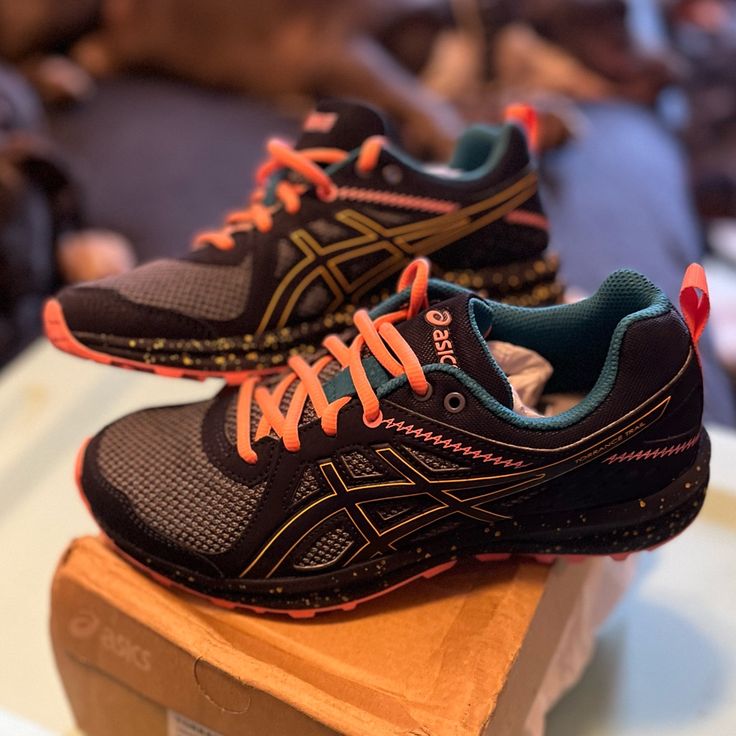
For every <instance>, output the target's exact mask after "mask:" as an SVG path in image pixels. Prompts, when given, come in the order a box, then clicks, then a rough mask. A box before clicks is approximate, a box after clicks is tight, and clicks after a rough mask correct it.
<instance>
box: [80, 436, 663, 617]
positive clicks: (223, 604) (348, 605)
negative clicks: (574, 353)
mask: <svg viewBox="0 0 736 736" xmlns="http://www.w3.org/2000/svg"><path fill="white" fill-rule="evenodd" d="M88 445H89V440H85V442H84V443H83V444H82V446H81V447H80V449H79V452H78V454H77V460H76V463H75V477H76V482H77V488H78V490H79V495H80V496H81V497H82V502H83V503H84V505H85V506H86V507H87V510H88V511H89V512H90V514H91V509H90V505H89V502H88V501H87V498H86V496H85V495H84V490H83V488H82V466H83V463H84V453H85V452H86V450H87V446H88ZM100 534H101V536H102V538H103V540H104V541H105V543H106V544H107V545H108V546H110V547H111V548H112V549H114V550H115V552H116V553H117V554H119V555H120V556H121V557H122V558H123V559H125V560H126V561H128V562H129V563H130V564H131V565H132V566H133V567H135V568H136V569H138V570H140V571H141V572H143V573H144V574H145V575H147V576H148V577H150V578H151V579H152V580H154V581H155V582H157V583H160V584H161V585H163V586H164V587H166V588H169V589H173V590H180V591H182V592H183V593H187V594H188V595H192V596H194V597H196V598H200V599H202V600H206V601H208V602H209V603H211V604H212V605H214V606H218V607H219V608H225V609H228V610H230V611H233V610H243V611H251V612H252V613H258V614H265V613H268V614H282V615H283V614H286V615H287V616H289V617H291V618H293V619H299V620H301V619H309V618H314V616H316V615H317V614H318V613H328V612H331V611H348V612H349V611H354V610H355V609H356V608H357V607H358V606H359V605H361V604H363V603H367V602H368V601H372V600H375V599H376V598H381V597H382V596H384V595H387V594H388V593H392V592H393V591H395V590H398V589H399V588H403V587H404V586H406V585H409V584H410V583H413V582H415V581H416V580H420V579H422V578H425V579H430V578H433V577H435V576H436V575H440V574H441V573H443V572H446V571H447V570H449V569H450V568H452V567H454V566H455V565H456V564H457V560H450V561H449V562H443V563H442V564H440V565H435V566H434V567H431V568H430V569H428V570H425V571H424V572H421V573H419V574H417V575H412V576H411V577H408V578H406V580H402V581H400V582H398V583H395V584H394V585H391V586H388V587H387V588H384V589H383V590H379V591H378V592H377V593H372V594H371V595H367V596H364V597H363V598H356V599H354V600H352V601H346V602H345V603H339V604H336V605H334V606H324V607H322V608H302V609H288V608H268V607H265V606H256V605H248V604H246V603H236V602H234V601H229V600H227V599H226V598H216V597H213V596H209V595H207V594H206V593H200V592H199V591H197V590H193V589H191V588H188V587H187V586H186V585H183V584H182V583H178V582H176V581H175V580H171V579H170V578H167V577H166V576H164V575H162V574H161V573H159V572H156V571H155V570H152V569H151V568H150V567H148V566H146V565H144V564H143V563H142V562H141V561H140V560H136V559H135V558H134V557H131V556H130V555H129V554H128V553H127V552H125V551H124V550H122V549H120V547H118V546H117V545H116V544H115V542H114V541H113V540H112V539H110V537H108V536H107V535H106V534H105V533H104V532H100ZM666 541H669V540H666ZM664 543H665V542H660V543H658V544H656V545H654V546H653V547H650V548H647V549H645V550H637V552H639V551H641V552H652V551H654V550H655V549H657V548H658V547H661V546H662V545H663V544H664ZM632 554H635V552H616V553H614V554H611V555H605V554H602V555H581V554H572V555H566V554H562V555H555V554H519V555H516V554H511V553H510V552H490V553H483V554H477V555H474V558H475V559H476V560H477V561H478V562H503V561H506V560H509V559H511V558H512V557H520V558H527V559H533V560H535V561H536V562H539V563H541V564H543V565H551V564H552V563H554V562H556V561H557V560H565V561H566V562H571V563H580V562H584V561H585V560H587V559H589V558H602V557H611V558H612V559H614V560H616V561H618V562H620V561H623V560H625V559H626V558H627V557H629V555H632Z"/></svg>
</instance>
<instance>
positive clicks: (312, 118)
mask: <svg viewBox="0 0 736 736" xmlns="http://www.w3.org/2000/svg"><path fill="white" fill-rule="evenodd" d="M267 148H268V153H269V156H270V157H269V159H268V161H267V162H266V163H265V164H264V165H263V166H262V167H261V168H260V169H259V171H258V174H257V185H258V186H257V189H256V191H255V194H254V195H253V199H252V202H251V203H250V206H249V207H247V208H246V209H244V210H243V211H240V212H235V213H233V214H232V215H231V216H230V217H229V218H228V221H227V224H226V226H225V227H223V229H222V230H220V231H218V232H213V233H205V234H203V235H202V236H201V237H200V238H199V244H200V247H199V248H197V249H195V250H193V251H192V252H191V253H190V254H189V255H186V256H184V257H183V258H179V259H167V260H160V261H155V262H152V263H150V264H147V265H144V266H142V267H140V268H138V269H136V270H134V271H132V272H130V273H128V274H126V275H123V276H116V277H113V278H109V279H105V280H103V281H99V282H94V283H89V284H83V285H79V286H75V287H70V288H67V289H64V290H63V291H61V292H60V293H59V294H58V295H57V297H56V298H55V299H52V300H50V301H49V302H48V303H47V305H46V307H45V313H44V319H45V327H46V332H47V335H48V337H49V338H50V339H51V341H52V342H53V343H54V344H55V345H56V346H57V347H59V348H60V349H62V350H64V351H66V352H69V353H72V354H74V355H77V356H79V357H83V358H88V359H92V360H95V361H98V362H101V363H105V364H109V365H116V366H123V367H128V368H135V369H140V370H146V371H151V372H154V373H158V374H161V375H165V376H172V377H180V376H184V377H193V378H206V377H211V376H220V377H224V378H225V379H226V382H227V385H226V386H225V387H224V388H222V389H221V390H220V391H219V392H218V393H217V394H216V395H215V396H214V398H212V399H211V400H209V401H204V402H198V403H194V404H189V405H183V406H171V407H163V408H155V409H147V410H144V411H139V412H136V413H133V414H131V415H129V416H126V417H124V418H122V419H120V420H118V421H116V422H113V423H112V424H110V425H109V426H107V427H106V428H105V429H103V430H102V431H101V432H100V433H99V434H97V435H96V436H95V437H94V438H92V439H91V440H90V441H88V442H87V443H86V444H85V446H84V447H83V448H82V451H81V452H80V455H79V460H78V465H77V479H78V483H79V486H80V489H81V491H82V495H83V498H84V499H85V501H86V503H87V504H88V506H89V508H90V510H91V512H92V514H93V515H94V517H95V519H96V520H97V522H98V524H99V526H100V527H101V529H102V531H103V533H104V535H105V536H106V537H107V538H108V539H109V540H110V541H111V543H112V544H113V545H114V546H115V548H116V549H117V550H118V551H119V552H120V553H121V554H122V555H124V556H125V557H126V558H127V559H129V560H130V561H131V562H132V563H134V564H135V565H137V566H139V567H141V568H143V569H144V570H145V571H147V572H148V573H149V574H150V575H152V576H153V577H154V578H156V579H158V580H160V581H161V582H163V583H166V584H172V585H174V586H180V587H183V588H185V589H187V590H189V591H192V592H194V593H197V594H199V595H202V596H205V597H207V598H209V599H211V600H212V601H213V602H215V603H218V604H220V605H224V606H227V607H233V608H236V607H242V608H247V609H251V610H254V611H257V612H282V613H288V614H289V615H291V616H292V617H294V618H299V617H309V616H312V615H314V613H315V612H317V611H328V610H351V609H353V608H354V607H355V606H356V605H357V604H358V603H360V602H362V601H366V600H369V599H371V598H374V597H376V596H378V595H381V594H383V593H387V592H389V591H391V590H393V589H395V588H397V587H399V586H402V585H404V584H406V583H409V582H411V581H413V580H415V579H417V578H421V577H431V576H433V575H436V574H437V573H439V572H442V571H444V570H447V569H448V568H450V567H452V566H453V565H454V564H455V563H456V561H457V560H459V559H462V558H476V559H477V560H481V561H492V560H501V559H505V558H508V557H509V556H510V555H529V556H533V557H536V558H537V559H538V560H540V561H543V562H547V561H551V560H553V559H556V558H558V557H564V558H569V559H571V560H573V561H574V560H580V559H584V558H585V557H587V556H590V555H612V556H614V557H615V558H623V557H625V556H626V555H628V554H630V553H631V552H635V551H639V550H644V549H651V548H653V547H656V546H658V545H660V544H662V543H663V542H666V541H668V540H669V539H671V538H672V537H674V536H675V535H677V534H678V533H679V532H680V531H682V530H683V529H684V528H685V527H686V526H687V525H688V524H689V523H690V522H691V521H692V520H693V519H694V518H695V516H696V515H697V513H698V511H699V509H700V507H701V505H702V503H703V500H704V496H705V490H706V486H707V481H708V463H709V442H708V437H707V434H706V433H705V431H704V429H703V427H702V407H703V385H702V375H701V370H700V364H699V360H698V354H697V341H698V338H699V336H700V332H701V331H702V329H703V327H704V324H705V320H706V318H707V287H706V285H705V281H704V275H703V273H702V269H700V268H699V267H698V266H691V267H690V268H689V269H688V271H687V273H686V276H685V280H684V281H683V291H682V295H681V307H682V314H681V313H680V312H679V311H678V310H677V309H676V308H675V307H674V306H673V305H672V303H671V302H670V301H669V299H668V298H667V297H666V296H665V294H664V293H663V292H662V291H661V290H660V289H658V288H657V287H656V286H654V285H653V284H652V283H651V282H650V281H649V280H648V279H646V278H645V277H644V276H642V275H640V274H638V273H635V272H633V271H628V270H622V271H617V272H615V273H613V274H612V275H611V276H609V278H607V279H606V281H605V282H604V283H603V284H602V286H601V287H600V289H599V290H598V291H597V293H595V294H594V295H593V296H591V297H590V298H588V299H585V300H583V301H580V302H577V303H574V304H558V303H557V302H558V301H560V292H561V289H560V287H559V284H558V282H557V281H556V279H555V274H556V265H557V264H556V262H555V259H554V258H553V257H552V256H550V255H548V254H547V253H546V246H547V242H548V234H547V222H546V219H545V217H544V214H543V211H542V207H541V203H540V200H539V197H538V194H537V178H536V173H535V170H534V167H533V165H532V161H531V158H530V154H529V151H528V146H527V142H526V137H525V134H524V132H523V131H522V129H521V128H520V127H518V126H517V125H516V124H514V123H507V124H505V125H502V126H499V127H497V128H491V127H483V126H476V127H472V128H470V129H469V130H468V131H467V132H466V133H465V134H464V135H463V136H462V137H461V138H460V140H459V141H458V143H457V147H456V150H455V153H454V156H453V158H452V160H451V161H450V162H449V163H447V164H446V165H442V166H427V165H421V164H420V163H418V162H416V161H414V160H412V159H411V158H410V157H409V156H407V155H406V154H405V153H404V152H402V150H401V149H400V147H399V146H398V145H397V144H396V143H395V142H393V140H392V138H391V136H390V132H389V130H388V128H387V125H386V123H385V122H384V120H383V119H382V117H381V116H380V114H378V113H377V112H375V111H374V110H372V109H370V108H367V107H364V106H361V105H358V104H353V103H348V102H339V101H331V102H326V103H322V104H321V105H320V106H318V108H317V109H316V110H315V111H314V112H313V113H312V114H310V115H309V116H308V118H307V120H306V122H305V125H304V129H303V132H302V135H301V138H300V139H299V141H298V142H297V144H296V146H294V147H291V146H289V145H287V144H286V143H284V142H281V141H277V140H273V141H270V142H269V143H268V146H267ZM433 276H440V277H441V278H433ZM397 277H398V287H397V288H396V291H395V293H391V291H392V286H393V283H394V282H395V281H396V279H397ZM465 287H471V288H472V289H473V290H472V291H471V290H469V289H468V288H465ZM544 305H547V306H544ZM368 310H369V311H368Z"/></svg>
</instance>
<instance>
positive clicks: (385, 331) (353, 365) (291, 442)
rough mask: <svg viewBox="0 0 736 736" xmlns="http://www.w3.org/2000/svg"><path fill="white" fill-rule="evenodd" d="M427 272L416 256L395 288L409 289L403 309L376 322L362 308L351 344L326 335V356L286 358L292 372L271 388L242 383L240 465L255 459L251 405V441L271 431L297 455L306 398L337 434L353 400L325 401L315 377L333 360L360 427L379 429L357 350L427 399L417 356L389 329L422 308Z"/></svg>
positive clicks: (324, 426)
mask: <svg viewBox="0 0 736 736" xmlns="http://www.w3.org/2000/svg"><path fill="white" fill-rule="evenodd" d="M429 268H430V267H429V261H427V260H426V259H424V258H418V259H417V260H415V261H413V262H412V263H410V264H409V265H408V266H407V267H406V268H405V269H404V272H403V273H402V274H401V277H400V278H399V282H398V287H397V290H398V291H402V290H403V289H406V288H407V287H409V286H410V287H411V289H410V292H409V301H408V304H407V305H406V307H405V308H403V309H400V310H398V311H396V312H391V313H389V314H384V315H381V316H380V317H378V318H376V319H371V318H370V316H369V315H368V312H367V311H366V310H364V309H360V310H358V311H357V312H356V313H355V316H354V319H353V321H354V324H355V327H356V329H357V330H358V334H357V335H356V337H355V338H354V340H353V341H352V343H351V344H350V346H347V345H346V344H345V343H344V342H343V341H342V340H341V339H340V338H339V337H338V336H337V335H329V336H328V337H326V338H325V339H324V341H323V342H322V345H323V347H324V348H325V350H326V351H327V354H326V355H324V356H322V357H321V358H319V359H318V360H317V361H315V362H314V363H313V364H311V365H310V364H309V363H307V362H306V361H305V360H304V358H302V357H300V356H293V357H291V358H290V359H289V368H291V372H290V373H287V374H286V375H285V376H284V377H283V378H282V379H281V381H279V383H278V384H277V385H276V386H275V387H274V388H273V389H272V390H269V389H268V388H266V387H265V386H259V385H258V384H259V379H258V378H251V379H249V380H247V381H246V382H245V383H243V385H242V386H241V387H240V391H239V394H238V405H237V447H238V453H239V454H240V457H242V458H243V460H245V462H247V463H255V462H257V461H258V455H257V453H256V451H255V450H254V449H253V446H252V439H251V409H252V407H253V402H254V401H255V403H256V404H258V406H259V407H260V409H261V412H262V417H261V420H260V422H259V424H258V427H257V429H256V434H255V441H256V442H257V441H258V440H259V439H261V438H263V437H266V436H268V435H269V434H270V433H271V432H273V433H275V434H276V435H277V436H278V437H280V438H281V440H282V442H283V443H284V446H285V447H286V449H287V450H289V451H290V452H297V451H298V450H299V448H300V443H299V423H300V420H301V417H302V414H303V412H304V407H305V405H306V401H307V399H310V400H311V402H312V406H313V407H314V411H315V413H316V414H317V417H318V418H319V419H320V420H321V424H322V431H323V432H324V433H325V434H326V435H328V436H330V437H334V436H335V435H336V434H337V416H338V413H339V412H340V410H341V409H342V408H343V407H344V406H345V405H346V404H348V403H350V401H352V398H353V397H351V396H342V397H340V398H339V399H336V400H335V401H332V402H329V401H328V400H327V395H326V394H325V390H324V388H323V386H322V383H321V381H320V378H319V375H320V373H321V372H322V370H324V369H325V368H326V367H327V365H328V364H329V363H331V362H332V361H333V360H337V361H338V362H339V363H340V365H341V366H342V368H348V369H349V370H350V377H351V378H352V380H353V385H354V386H355V391H356V394H357V398H358V400H359V401H360V402H361V404H362V405H363V421H364V422H365V424H366V425H367V426H369V427H377V426H379V425H380V424H381V422H382V421H383V416H382V414H381V407H380V404H379V399H378V397H377V396H376V392H375V391H374V390H373V387H372V386H371V382H370V380H369V378H368V376H367V374H366V371H365V367H364V366H363V356H362V352H361V351H362V350H363V348H364V347H367V348H368V350H369V351H370V352H371V354H372V355H373V357H374V358H375V359H376V360H377V361H378V362H379V363H380V364H381V365H382V366H383V367H384V368H385V369H386V371H387V372H388V373H389V374H391V375H392V376H394V377H396V376H400V375H402V374H406V377H407V378H408V380H409V385H410V386H411V388H412V390H413V391H414V392H415V393H416V394H418V395H426V393H427V391H428V390H429V384H428V382H427V379H426V378H425V376H424V372H423V370H422V365H421V363H420V362H419V358H417V356H416V353H415V352H414V350H413V349H412V347H411V346H410V345H409V344H408V343H407V342H406V340H404V338H403V337H402V336H401V334H400V333H399V331H398V330H397V329H396V327H394V323H396V322H402V321H404V320H406V319H410V318H411V317H413V316H415V315H416V314H418V313H419V312H420V311H421V310H422V309H424V308H425V307H426V306H427V285H428V282H429ZM295 381H299V384H298V386H297V387H296V389H295V391H294V393H293V395H292V397H291V399H290V401H289V404H288V408H287V411H286V414H283V413H282V411H281V402H282V399H283V397H284V395H285V394H286V391H287V390H288V389H289V387H290V386H291V385H292V384H293V383H294V382H295Z"/></svg>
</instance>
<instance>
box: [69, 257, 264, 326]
mask: <svg viewBox="0 0 736 736" xmlns="http://www.w3.org/2000/svg"><path fill="white" fill-rule="evenodd" d="M252 262H253V257H252V255H248V256H246V257H245V258H244V259H243V261H242V262H241V263H240V264H238V265H236V266H215V265H211V264H203V263H196V262H192V261H183V260H182V261H180V260H174V259H162V260H158V261H153V262H152V263H148V264H146V265H144V266H140V267H139V268H136V269H135V270H133V271H131V272H130V273H126V274H121V275H120V276H110V277H109V278H106V279H102V280H100V281H93V282H90V283H88V284H86V285H82V286H81V287H79V288H85V286H87V287H91V288H95V289H111V290H112V291H115V292H117V293H118V294H120V295H121V296H123V297H124V298H125V299H128V300H129V301H131V302H133V303H135V304H142V305H146V306H151V307H158V308H160V309H168V310H170V311H173V312H178V313H179V314H184V315H186V316H187V317H193V318H194V319H213V320H221V321H227V320H231V319H235V318H236V317H238V316H240V315H241V314H242V313H243V310H244V309H245V305H246V302H247V300H248V295H249V293H250V286H251V280H252V275H253V268H252Z"/></svg>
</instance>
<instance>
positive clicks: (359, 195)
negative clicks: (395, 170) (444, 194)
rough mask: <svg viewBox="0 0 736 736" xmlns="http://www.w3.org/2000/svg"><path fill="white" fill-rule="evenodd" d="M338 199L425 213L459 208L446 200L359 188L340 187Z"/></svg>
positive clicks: (444, 211)
mask: <svg viewBox="0 0 736 736" xmlns="http://www.w3.org/2000/svg"><path fill="white" fill-rule="evenodd" d="M337 197H338V199H352V200H355V201H357V202H370V203H372V204H387V205H390V206H392V207H404V208H405V209H409V210H423V211H424V212H438V213H440V214H445V213H446V212H453V211H455V210H456V209H457V208H458V205H457V203H456V202H449V201H447V200H445V199H430V198H429V197H415V196H413V195H411V194H397V193H396V192H382V191H379V190H377V189H361V188H359V187H338V190H337Z"/></svg>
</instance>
